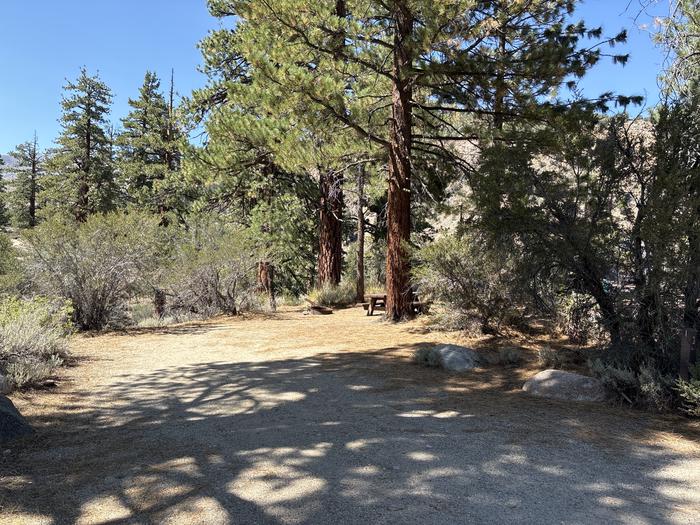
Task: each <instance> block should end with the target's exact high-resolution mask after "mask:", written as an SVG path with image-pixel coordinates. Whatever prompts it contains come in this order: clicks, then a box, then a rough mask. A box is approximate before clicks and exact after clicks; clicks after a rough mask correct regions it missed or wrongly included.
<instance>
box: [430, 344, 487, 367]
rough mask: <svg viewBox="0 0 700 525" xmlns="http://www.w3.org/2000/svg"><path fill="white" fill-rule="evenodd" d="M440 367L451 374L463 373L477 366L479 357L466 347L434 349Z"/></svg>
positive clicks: (451, 346) (455, 346) (449, 346)
mask: <svg viewBox="0 0 700 525" xmlns="http://www.w3.org/2000/svg"><path fill="white" fill-rule="evenodd" d="M435 352H436V353H437V356H438V359H439V361H440V366H442V368H444V369H445V370H449V371H451V372H464V371H465V370H471V369H472V368H476V367H477V366H479V355H478V354H477V353H476V352H475V351H474V350H472V349H471V348H467V347H466V346H457V345H445V346H440V347H437V348H435Z"/></svg>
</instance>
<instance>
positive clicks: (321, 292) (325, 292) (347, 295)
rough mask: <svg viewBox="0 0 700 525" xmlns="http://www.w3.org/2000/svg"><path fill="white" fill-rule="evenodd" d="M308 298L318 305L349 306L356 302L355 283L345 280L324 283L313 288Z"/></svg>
mask: <svg viewBox="0 0 700 525" xmlns="http://www.w3.org/2000/svg"><path fill="white" fill-rule="evenodd" d="M308 300H309V301H311V302H312V303H313V304H315V305H318V306H347V305H349V304H352V303H354V302H355V283H353V282H352V281H343V282H342V283H340V284H339V285H332V284H326V285H323V286H322V287H320V288H315V289H314V290H312V291H311V292H310V293H309V295H308Z"/></svg>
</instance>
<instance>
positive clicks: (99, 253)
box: [27, 213, 167, 330]
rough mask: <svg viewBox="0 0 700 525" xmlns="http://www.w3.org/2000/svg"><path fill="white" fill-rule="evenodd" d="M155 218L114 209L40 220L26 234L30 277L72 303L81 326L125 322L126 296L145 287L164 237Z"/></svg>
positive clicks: (39, 286)
mask: <svg viewBox="0 0 700 525" xmlns="http://www.w3.org/2000/svg"><path fill="white" fill-rule="evenodd" d="M158 221H159V219H158V218H157V217H154V216H150V215H145V214H141V213H128V214H124V213H113V214H108V215H93V216H91V217H90V218H89V219H88V220H87V222H85V223H83V224H80V225H77V224H76V223H74V222H64V221H61V220H59V219H53V220H49V221H47V222H44V223H42V224H40V225H39V226H37V227H36V228H35V229H34V230H33V231H31V232H29V233H27V244H28V261H27V267H28V271H29V274H30V278H31V280H32V282H33V283H34V285H35V286H36V288H37V289H38V290H39V291H40V292H41V293H44V294H46V295H51V296H58V297H63V298H66V299H69V300H70V301H71V303H72V305H73V308H74V314H73V315H74V321H75V324H76V326H77V327H78V328H79V329H82V330H93V329H102V328H105V327H108V326H119V325H122V324H125V323H126V322H127V321H128V301H129V299H130V298H131V297H133V296H134V295H136V294H138V292H139V291H141V290H142V289H143V288H148V284H149V281H150V280H151V279H152V276H153V273H154V272H155V271H156V269H157V266H158V262H159V256H160V255H161V252H162V251H163V250H164V248H163V246H164V243H165V242H166V241H167V237H166V234H167V230H166V229H165V228H162V227H160V226H159V225H158Z"/></svg>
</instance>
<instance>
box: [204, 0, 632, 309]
mask: <svg viewBox="0 0 700 525" xmlns="http://www.w3.org/2000/svg"><path fill="white" fill-rule="evenodd" d="M575 3H576V2H575V1H574V0H554V1H551V0H535V1H530V2H507V3H506V2H502V1H495V0H492V1H477V0H473V1H469V2H464V1H463V0H445V1H442V2H434V1H431V0H420V1H408V0H392V1H390V2H380V1H377V0H347V1H344V0H340V1H338V2H328V3H326V2H312V1H310V0H283V1H278V2H268V1H266V0H254V1H250V0H212V1H210V7H211V9H212V12H213V13H214V14H217V15H219V16H222V17H223V16H231V15H234V16H237V17H238V21H237V25H236V29H235V31H233V32H232V33H231V34H228V35H226V34H223V33H222V34H220V36H219V38H218V39H217V40H216V41H215V42H213V44H212V45H213V46H215V47H217V48H218V49H219V50H220V51H221V53H222V55H225V53H223V49H224V48H226V47H227V46H231V47H233V48H235V50H236V53H235V54H233V56H237V57H239V58H240V59H242V61H243V62H245V63H248V64H249V65H250V66H251V67H252V68H253V69H254V70H257V71H261V72H263V74H270V76H272V77H273V78H274V79H275V81H276V82H278V85H279V86H280V88H279V89H280V90H282V91H284V92H285V93H287V94H288V96H290V97H291V96H294V97H299V98H300V100H303V101H304V104H303V107H304V108H305V112H306V113H310V114H313V113H314V110H315V108H322V109H323V110H325V114H326V116H327V118H332V119H333V120H334V121H335V122H336V123H338V124H340V125H342V126H343V127H344V128H345V129H352V130H354V131H355V132H356V133H357V134H358V135H359V136H360V137H362V138H363V139H365V140H368V141H371V142H372V143H374V144H375V145H377V146H379V147H381V148H382V149H383V150H384V153H385V158H386V159H387V171H388V174H387V179H388V188H387V191H388V210H387V229H388V250H387V269H386V273H387V283H386V285H387V295H388V297H387V316H388V317H389V318H390V319H393V320H397V319H400V318H402V317H406V316H410V315H411V314H412V311H411V310H412V306H411V302H412V298H411V291H410V286H409V276H410V265H409V259H408V254H407V252H406V244H407V243H409V242H410V240H411V231H412V228H411V222H412V221H411V207H412V200H413V197H412V196H413V195H414V194H415V192H416V190H415V189H414V184H415V182H416V181H415V180H414V178H415V175H416V173H415V172H416V171H417V168H418V166H419V165H420V164H421V163H422V162H426V161H428V159H431V158H432V159H433V160H432V161H431V162H438V161H437V160H435V159H442V160H443V161H444V160H445V159H447V160H448V161H449V162H452V163H454V164H456V165H458V166H460V167H462V168H463V169H464V170H465V171H469V170H470V166H468V165H467V163H465V162H464V160H463V159H461V158H460V157H459V155H457V154H455V149H454V147H453V146H454V143H455V142H456V141H467V140H487V139H488V138H490V137H492V136H493V135H494V131H493V129H494V128H495V129H496V130H498V129H499V128H501V127H503V125H504V123H506V122H508V121H512V120H515V119H529V120H532V121H538V122H539V121H542V120H543V119H546V116H544V115H543V114H542V111H543V110H544V109H547V110H553V109H555V108H556V109H564V108H566V107H568V102H566V101H556V100H555V101H553V102H548V103H547V104H546V105H545V104H543V102H542V101H543V99H545V98H546V97H549V96H550V95H552V93H553V92H554V90H556V88H558V87H560V86H561V85H562V84H563V83H564V82H565V81H568V80H571V78H574V77H578V76H582V75H583V74H584V73H585V71H586V70H587V69H588V68H589V67H591V66H592V65H593V64H595V62H596V61H597V60H598V59H599V57H600V55H601V51H600V48H599V47H598V46H595V45H594V46H593V47H591V48H586V47H582V46H581V45H580V41H581V39H582V38H586V37H594V38H597V37H599V36H600V30H592V31H589V30H587V29H586V27H585V26H584V24H583V23H571V24H570V23H567V19H568V18H569V17H570V16H571V14H572V13H573V10H574V7H575ZM624 38H625V35H624V34H620V35H617V36H616V37H615V38H613V39H610V40H609V42H610V43H614V42H619V41H623V40H624ZM617 60H620V61H624V57H617ZM237 63H239V62H236V61H228V62H227V66H228V67H232V68H235V66H236V64H237ZM609 98H611V97H610V96H604V97H603V100H600V101H598V102H601V103H603V102H605V101H606V99H609ZM368 102H369V103H368ZM460 116H461V117H462V118H459V117H460Z"/></svg>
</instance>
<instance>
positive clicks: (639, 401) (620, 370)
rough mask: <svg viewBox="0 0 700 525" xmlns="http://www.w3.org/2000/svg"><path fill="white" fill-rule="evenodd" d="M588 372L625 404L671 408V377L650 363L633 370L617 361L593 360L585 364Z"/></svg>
mask: <svg viewBox="0 0 700 525" xmlns="http://www.w3.org/2000/svg"><path fill="white" fill-rule="evenodd" d="M589 367H590V370H591V372H592V373H593V374H594V375H595V376H596V377H597V378H598V379H600V380H601V381H602V382H603V385H604V386H605V387H606V389H607V390H608V391H609V392H611V393H612V394H613V395H615V396H617V397H619V398H621V399H623V400H624V401H626V402H627V403H629V404H632V405H637V406H642V407H645V408H650V409H652V410H657V411H665V410H669V409H670V408H672V406H673V405H674V394H673V385H674V381H673V380H672V379H671V376H668V375H664V374H662V373H661V372H659V370H658V367H656V366H655V365H654V364H653V363H645V364H643V365H642V366H640V367H639V369H638V370H637V371H635V370H634V369H632V368H630V367H628V366H624V365H623V364H620V363H619V362H618V363H616V362H605V361H603V360H602V359H595V360H593V361H591V362H589Z"/></svg>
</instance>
